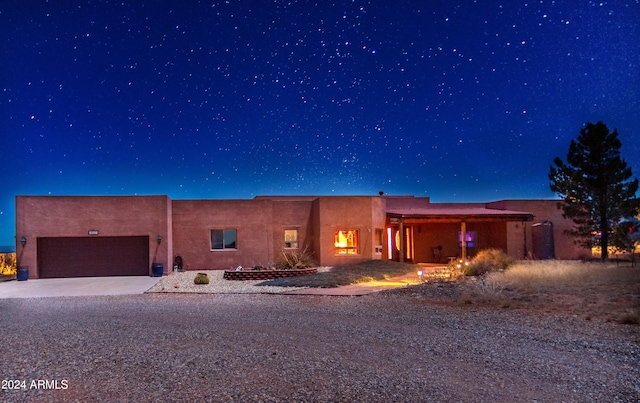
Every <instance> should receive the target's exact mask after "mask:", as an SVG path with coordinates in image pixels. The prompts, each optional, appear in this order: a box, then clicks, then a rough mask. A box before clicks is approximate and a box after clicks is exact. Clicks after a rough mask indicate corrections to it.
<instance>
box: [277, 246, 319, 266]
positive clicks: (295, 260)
mask: <svg viewBox="0 0 640 403" xmlns="http://www.w3.org/2000/svg"><path fill="white" fill-rule="evenodd" d="M315 265H316V263H315V260H314V259H313V253H311V252H309V249H308V248H307V247H305V248H303V249H301V250H300V249H284V250H283V251H282V255H281V256H280V260H278V261H277V262H276V269H278V270H298V269H308V268H309V267H314V266H315Z"/></svg>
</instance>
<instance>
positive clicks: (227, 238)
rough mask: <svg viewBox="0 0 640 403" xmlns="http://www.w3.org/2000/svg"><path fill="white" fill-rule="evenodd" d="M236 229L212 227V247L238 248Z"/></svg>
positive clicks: (217, 248) (219, 248)
mask: <svg viewBox="0 0 640 403" xmlns="http://www.w3.org/2000/svg"><path fill="white" fill-rule="evenodd" d="M236 235H237V234H236V230H235V229H212V230H211V249H212V250H223V249H237V246H236Z"/></svg>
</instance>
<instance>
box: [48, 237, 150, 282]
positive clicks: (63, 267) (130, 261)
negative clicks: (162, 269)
mask: <svg viewBox="0 0 640 403" xmlns="http://www.w3.org/2000/svg"><path fill="white" fill-rule="evenodd" d="M37 249H38V268H39V272H40V273H39V277H40V278H62V277H106V276H148V275H149V237H148V236H126V237H75V238H74V237H69V238H65V237H56V238H38V239H37Z"/></svg>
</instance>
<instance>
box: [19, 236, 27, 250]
mask: <svg viewBox="0 0 640 403" xmlns="http://www.w3.org/2000/svg"><path fill="white" fill-rule="evenodd" d="M20 243H21V244H22V247H23V248H24V246H25V245H26V244H27V237H26V236H24V235H23V236H22V238H20Z"/></svg>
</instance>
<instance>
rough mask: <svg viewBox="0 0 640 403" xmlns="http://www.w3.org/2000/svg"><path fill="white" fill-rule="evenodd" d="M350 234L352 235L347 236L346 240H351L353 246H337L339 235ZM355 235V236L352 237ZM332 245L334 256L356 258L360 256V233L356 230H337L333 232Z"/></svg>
mask: <svg viewBox="0 0 640 403" xmlns="http://www.w3.org/2000/svg"><path fill="white" fill-rule="evenodd" d="M341 232H342V233H347V234H349V233H352V234H353V235H351V236H347V238H350V237H351V238H352V239H351V241H352V242H353V244H354V246H348V245H345V246H341V245H340V244H339V237H340V235H339V234H340V233H341ZM354 235H355V236H354ZM333 242H334V243H333V244H334V247H335V249H334V254H335V255H336V256H358V255H360V231H359V230H357V229H339V230H336V231H335V232H334V235H333Z"/></svg>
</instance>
